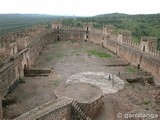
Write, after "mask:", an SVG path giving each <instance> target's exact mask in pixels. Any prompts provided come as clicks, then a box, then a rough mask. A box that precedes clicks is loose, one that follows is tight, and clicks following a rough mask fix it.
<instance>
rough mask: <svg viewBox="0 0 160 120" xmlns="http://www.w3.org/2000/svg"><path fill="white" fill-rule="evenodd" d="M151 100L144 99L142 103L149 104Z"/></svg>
mask: <svg viewBox="0 0 160 120" xmlns="http://www.w3.org/2000/svg"><path fill="white" fill-rule="evenodd" d="M150 102H151V101H150V100H148V99H144V100H143V101H142V102H141V103H142V104H144V105H148V104H149V103H150Z"/></svg>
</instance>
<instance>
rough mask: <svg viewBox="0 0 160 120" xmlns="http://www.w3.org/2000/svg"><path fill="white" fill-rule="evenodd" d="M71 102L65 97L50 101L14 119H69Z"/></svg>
mask: <svg viewBox="0 0 160 120" xmlns="http://www.w3.org/2000/svg"><path fill="white" fill-rule="evenodd" d="M71 102H72V99H67V98H60V99H58V100H56V101H50V102H48V103H45V104H43V105H41V106H38V107H37V108H34V109H32V110H30V111H28V112H27V113H24V114H22V115H21V116H19V117H18V118H15V119H14V120H53V119H54V120H71Z"/></svg>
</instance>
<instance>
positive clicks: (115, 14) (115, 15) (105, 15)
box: [94, 13, 128, 18]
mask: <svg viewBox="0 0 160 120" xmlns="http://www.w3.org/2000/svg"><path fill="white" fill-rule="evenodd" d="M124 16H128V14H124V13H111V14H100V15H96V16H94V17H107V18H109V17H110V18H111V17H124Z"/></svg>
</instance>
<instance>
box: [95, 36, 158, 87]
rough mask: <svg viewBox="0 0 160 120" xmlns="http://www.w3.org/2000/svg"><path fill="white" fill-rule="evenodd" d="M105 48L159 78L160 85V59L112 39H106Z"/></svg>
mask: <svg viewBox="0 0 160 120" xmlns="http://www.w3.org/2000/svg"><path fill="white" fill-rule="evenodd" d="M99 41H101V40H99ZM96 43H97V42H96ZM103 46H104V47H105V48H107V49H109V50H111V51H112V52H114V53H115V54H117V55H118V56H119V57H120V58H121V59H123V60H127V61H128V62H130V63H131V64H132V65H135V66H137V67H138V66H139V67H140V68H141V69H144V70H145V71H147V72H150V73H151V74H152V75H153V76H154V77H155V78H157V79H156V81H155V84H156V85H158V86H159V85H160V79H159V78H160V59H158V58H157V57H155V56H153V55H152V54H147V53H146V52H143V51H141V50H140V48H139V49H138V47H137V46H134V47H133V46H132V45H130V44H124V43H119V42H118V41H117V40H115V39H114V40H113V39H111V38H109V39H105V40H104V43H103ZM136 47H137V48H136Z"/></svg>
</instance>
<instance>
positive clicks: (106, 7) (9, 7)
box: [0, 0, 160, 16]
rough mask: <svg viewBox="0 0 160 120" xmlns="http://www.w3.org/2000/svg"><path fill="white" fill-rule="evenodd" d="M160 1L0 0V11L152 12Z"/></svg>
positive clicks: (158, 10) (91, 13)
mask: <svg viewBox="0 0 160 120" xmlns="http://www.w3.org/2000/svg"><path fill="white" fill-rule="evenodd" d="M158 1H159V2H158ZM159 3H160V0H0V13H41V14H52V15H76V16H93V15H97V14H105V13H115V12H119V13H127V14H152V13H159V12H160V4H159Z"/></svg>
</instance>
